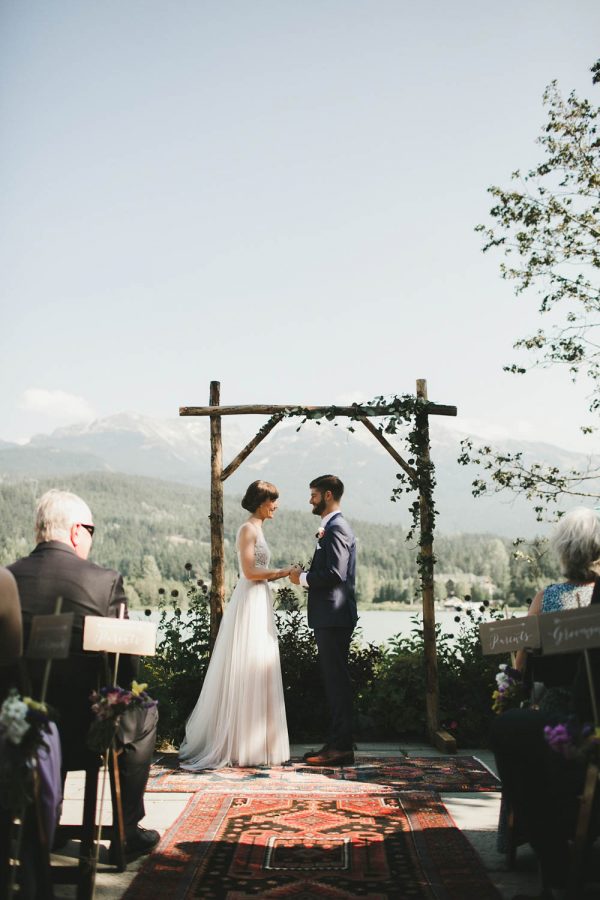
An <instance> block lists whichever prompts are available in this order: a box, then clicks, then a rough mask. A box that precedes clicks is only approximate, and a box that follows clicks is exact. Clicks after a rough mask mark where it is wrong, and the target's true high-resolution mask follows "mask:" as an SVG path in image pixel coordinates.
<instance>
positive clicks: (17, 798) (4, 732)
mask: <svg viewBox="0 0 600 900" xmlns="http://www.w3.org/2000/svg"><path fill="white" fill-rule="evenodd" d="M53 719H54V714H53V713H52V712H51V711H50V710H49V708H48V707H47V706H46V704H45V703H37V702H36V701H35V700H32V699H31V697H21V696H20V695H19V693H18V692H17V691H16V690H14V689H13V690H11V691H10V693H9V695H8V697H7V698H6V700H5V701H4V703H3V704H2V707H1V708H0V806H2V808H3V809H5V810H7V811H8V812H9V813H11V814H13V815H15V814H18V813H19V811H20V810H22V808H23V806H25V805H27V804H29V803H31V802H32V801H33V798H34V793H35V772H36V768H37V754H38V751H39V750H40V749H42V748H43V749H45V750H47V749H48V745H47V743H46V741H47V739H48V736H49V735H50V730H51V725H50V723H51V721H52V720H53Z"/></svg>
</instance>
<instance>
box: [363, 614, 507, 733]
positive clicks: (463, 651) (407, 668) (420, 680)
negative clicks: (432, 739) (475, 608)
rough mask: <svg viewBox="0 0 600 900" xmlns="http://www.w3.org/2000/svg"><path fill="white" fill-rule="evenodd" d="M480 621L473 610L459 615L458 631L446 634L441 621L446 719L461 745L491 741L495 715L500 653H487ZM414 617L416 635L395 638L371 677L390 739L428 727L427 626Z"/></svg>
mask: <svg viewBox="0 0 600 900" xmlns="http://www.w3.org/2000/svg"><path fill="white" fill-rule="evenodd" d="M484 609H485V607H483V606H482V607H481V610H484ZM480 620H481V616H477V615H474V614H473V613H470V612H468V613H465V614H464V615H458V614H457V616H456V622H457V626H458V627H457V633H456V635H449V634H445V633H442V631H441V627H440V625H439V624H438V625H436V645H437V668H438V679H439V690H440V723H441V724H442V727H444V728H446V729H447V730H448V731H450V732H451V733H452V734H453V735H454V736H455V737H456V739H457V741H458V743H459V745H460V746H467V747H468V746H473V745H479V746H481V745H484V744H485V742H486V739H487V731H488V726H489V723H490V721H491V719H492V718H493V716H492V710H491V697H492V692H493V690H494V688H495V674H496V671H497V667H498V658H497V657H484V656H483V655H482V653H481V646H480V641H479V633H478V625H479V621H480ZM412 621H413V630H412V632H411V634H410V635H408V636H398V637H396V638H394V639H392V640H391V641H390V642H389V645H388V647H387V648H385V650H384V652H383V656H382V659H381V661H380V663H379V665H378V670H377V677H376V678H375V679H374V680H373V681H372V682H371V687H370V692H369V694H370V695H369V697H368V705H369V708H370V710H371V714H372V717H373V720H374V722H375V723H376V724H377V736H378V737H385V738H386V739H387V740H390V739H391V738H396V737H400V736H402V735H410V736H417V735H418V736H421V737H422V736H423V735H425V734H426V731H427V721H426V711H425V690H426V684H425V652H424V642H423V627H422V620H421V618H420V617H418V616H415V617H413V620H412ZM452 638H454V640H452Z"/></svg>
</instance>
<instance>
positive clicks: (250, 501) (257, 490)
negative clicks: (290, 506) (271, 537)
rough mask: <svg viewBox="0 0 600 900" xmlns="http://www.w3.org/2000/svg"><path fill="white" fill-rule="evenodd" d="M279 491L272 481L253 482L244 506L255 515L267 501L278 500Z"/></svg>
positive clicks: (246, 494)
mask: <svg viewBox="0 0 600 900" xmlns="http://www.w3.org/2000/svg"><path fill="white" fill-rule="evenodd" d="M278 497H279V491H278V490H277V488H276V487H275V485H274V484H271V482H270V481H253V482H252V484H251V485H250V487H249V488H248V490H247V491H246V493H245V494H244V499H243V500H242V506H243V508H244V509H247V510H248V512H251V513H254V512H256V510H257V509H258V507H259V506H260V505H261V503H264V502H265V500H277V498H278Z"/></svg>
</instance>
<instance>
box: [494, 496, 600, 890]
mask: <svg viewBox="0 0 600 900" xmlns="http://www.w3.org/2000/svg"><path fill="white" fill-rule="evenodd" d="M551 544H552V546H553V548H554V550H555V552H556V554H557V555H558V558H559V560H560V565H561V571H562V573H563V575H564V576H565V581H561V582H559V583H557V584H549V585H548V586H547V587H545V588H544V589H543V590H541V591H539V592H538V593H537V594H536V595H535V597H534V598H533V600H532V602H531V605H530V607H529V615H544V614H545V613H553V612H559V611H562V610H568V609H577V608H579V607H585V606H589V605H590V604H591V603H600V520H599V519H598V516H597V515H596V513H595V512H594V511H593V510H591V509H585V508H583V507H578V508H576V509H573V510H571V511H570V512H569V513H567V514H566V515H564V516H563V517H562V518H561V519H560V521H559V522H558V524H557V525H556V527H555V529H554V532H553V534H552V537H551ZM526 661H527V658H526V655H525V653H519V654H518V655H517V667H519V668H521V669H524V668H525V665H526ZM578 662H579V660H578V656H576V655H573V654H563V655H561V656H554V657H539V658H537V659H535V660H534V666H533V673H532V677H533V678H534V679H535V680H536V681H542V682H544V684H545V685H546V687H547V688H549V690H547V692H546V694H545V695H543V696H542V699H541V701H540V708H539V709H533V708H530V709H512V710H509V711H508V712H506V713H503V714H502V715H500V716H498V717H497V718H496V720H495V721H494V723H493V726H492V731H491V743H492V747H493V750H494V753H495V755H496V762H497V764H498V773H499V775H500V778H501V781H502V787H503V792H504V795H505V797H506V798H507V799H508V800H509V802H510V803H511V805H512V807H513V809H514V811H515V814H516V822H517V823H518V827H519V830H522V831H523V833H524V835H525V836H526V839H527V840H528V841H529V843H530V844H531V846H532V847H533V849H534V851H535V853H536V856H537V857H538V860H539V863H540V873H541V879H542V889H541V893H540V894H538V895H536V896H537V897H540V898H544V900H546V898H547V900H553V898H561V897H565V896H566V885H567V880H568V876H569V845H568V842H569V839H570V838H571V837H572V835H573V832H574V826H575V821H576V816H577V810H578V804H577V796H578V794H579V793H580V791H581V787H582V781H583V770H582V767H581V766H579V765H577V764H576V763H575V762H572V761H569V760H566V759H564V758H563V757H562V756H560V755H559V754H557V753H555V752H554V751H552V750H551V749H550V748H549V747H548V744H547V743H546V741H545V738H544V726H545V725H548V724H556V722H557V719H561V718H562V721H564V720H565V719H564V717H565V715H569V714H576V715H578V716H579V717H580V719H582V721H585V718H586V717H587V716H589V710H588V709H587V706H588V704H589V697H588V691H587V689H586V690H585V691H582V690H581V685H582V679H581V678H580V677H578V671H577V667H578ZM594 677H595V680H596V683H597V684H598V682H600V672H598V671H596V672H595V673H594ZM525 897H526V895H524V894H518V895H516V897H515V900H525Z"/></svg>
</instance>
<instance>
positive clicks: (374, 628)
mask: <svg viewBox="0 0 600 900" xmlns="http://www.w3.org/2000/svg"><path fill="white" fill-rule="evenodd" d="M417 612H418V610H417V609H414V610H384V609H381V610H366V611H360V610H359V614H358V615H359V619H358V628H359V629H360V637H361V640H362V643H364V644H383V643H386V642H387V641H389V639H390V638H392V637H394V636H395V635H397V634H401V635H403V636H405V637H406V636H408V635H409V634H410V632H411V631H412V629H413V622H412V618H413V616H414V615H415V614H417ZM521 614H524V611H523V613H521ZM457 615H458V613H456V612H455V611H454V610H446V609H444V610H436V613H435V621H436V622H439V624H440V625H441V626H442V631H444V632H445V633H446V634H451V635H455V634H456V633H457V631H458V629H459V628H460V624H459V623H457V622H455V621H454V619H455V617H456V616H457ZM130 616H131V617H132V618H136V619H144V618H146V616H145V613H144V612H143V610H138V609H136V610H131V612H130ZM159 616H160V614H159V613H158V612H156V611H154V612H153V613H152V615H151V616H150V620H151V621H154V622H158V620H159ZM465 618H466V617H465V616H464V614H463V615H461V620H463V619H465Z"/></svg>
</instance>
